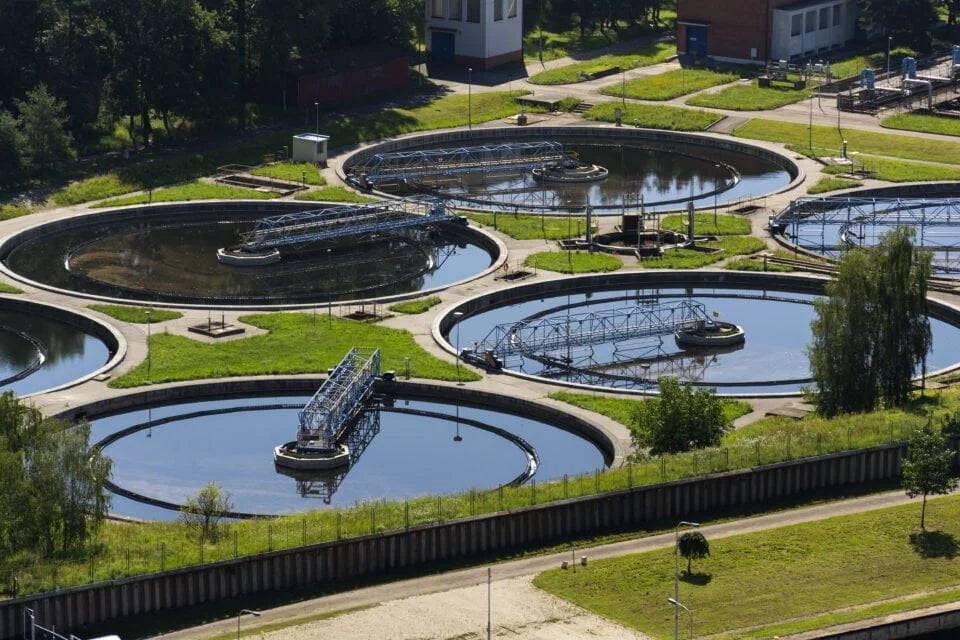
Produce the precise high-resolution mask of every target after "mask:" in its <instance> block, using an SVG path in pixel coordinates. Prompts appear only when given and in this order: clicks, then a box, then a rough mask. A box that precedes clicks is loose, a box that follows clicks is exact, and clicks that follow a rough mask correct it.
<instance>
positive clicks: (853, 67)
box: [830, 43, 917, 79]
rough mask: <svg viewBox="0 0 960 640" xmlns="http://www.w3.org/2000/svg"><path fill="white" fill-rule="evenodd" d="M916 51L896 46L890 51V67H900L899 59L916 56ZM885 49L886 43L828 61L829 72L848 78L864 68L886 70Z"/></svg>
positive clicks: (837, 76)
mask: <svg viewBox="0 0 960 640" xmlns="http://www.w3.org/2000/svg"><path fill="white" fill-rule="evenodd" d="M916 55H917V52H916V51H914V50H913V49H911V48H909V47H896V48H895V49H892V50H891V51H890V68H891V70H893V71H897V70H899V69H900V60H901V59H902V58H903V57H905V56H916ZM886 65H887V49H886V44H885V43H884V45H883V46H882V47H880V48H877V49H874V50H872V51H867V52H864V53H860V54H857V55H854V56H850V57H848V58H844V59H842V60H837V61H835V62H831V63H830V72H831V74H832V75H833V77H834V78H837V79H840V78H848V77H850V76H855V75H858V74H859V73H860V72H861V71H863V70H864V69H874V70H876V71H886V68H887V67H886Z"/></svg>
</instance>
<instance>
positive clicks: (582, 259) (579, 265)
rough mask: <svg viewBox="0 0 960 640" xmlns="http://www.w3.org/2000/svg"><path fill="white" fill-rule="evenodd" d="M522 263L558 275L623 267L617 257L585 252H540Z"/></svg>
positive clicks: (614, 269)
mask: <svg viewBox="0 0 960 640" xmlns="http://www.w3.org/2000/svg"><path fill="white" fill-rule="evenodd" d="M523 263H524V264H525V265H526V266H528V267H532V268H534V269H545V270H547V271H556V272H558V273H600V272H607V271H616V270H617V269H620V268H622V267H623V261H622V260H620V258H618V257H617V256H613V255H610V254H608V253H588V252H585V251H541V252H539V253H532V254H530V255H529V256H527V259H526V260H524V261H523Z"/></svg>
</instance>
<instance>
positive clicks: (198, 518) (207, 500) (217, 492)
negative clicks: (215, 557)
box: [180, 482, 233, 542]
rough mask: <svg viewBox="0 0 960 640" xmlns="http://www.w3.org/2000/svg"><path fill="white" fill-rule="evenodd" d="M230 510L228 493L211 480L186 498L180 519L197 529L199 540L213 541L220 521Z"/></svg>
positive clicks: (215, 538) (216, 535) (231, 505)
mask: <svg viewBox="0 0 960 640" xmlns="http://www.w3.org/2000/svg"><path fill="white" fill-rule="evenodd" d="M231 511H233V504H231V502H230V494H229V493H228V492H226V491H224V490H223V489H221V488H220V487H219V486H218V485H216V484H214V483H212V482H211V483H209V484H208V485H206V486H205V487H203V488H202V489H200V490H199V491H197V493H196V495H193V496H190V497H189V498H187V499H186V501H185V502H184V503H183V507H182V509H181V511H180V520H181V521H182V522H183V523H184V524H186V525H187V526H188V527H191V528H192V529H195V530H196V531H198V532H199V533H200V537H201V540H208V541H210V542H215V541H216V540H217V537H219V535H220V521H221V520H222V519H223V518H224V517H225V516H226V514H228V513H230V512H231Z"/></svg>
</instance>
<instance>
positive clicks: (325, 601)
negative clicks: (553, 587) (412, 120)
mask: <svg viewBox="0 0 960 640" xmlns="http://www.w3.org/2000/svg"><path fill="white" fill-rule="evenodd" d="M911 502H914V503H919V499H915V500H911V499H909V498H907V497H906V496H905V495H904V494H903V493H902V492H889V493H881V494H875V495H870V496H866V497H862V498H856V499H852V500H842V501H837V502H831V503H828V504H820V505H816V506H812V507H804V508H800V509H793V510H790V511H782V512H777V513H772V514H769V515H763V516H757V517H752V518H744V519H742V520H735V521H731V522H724V523H720V524H715V525H709V526H705V527H703V528H702V529H701V531H702V532H703V534H704V535H705V536H706V537H707V538H708V539H711V540H715V539H717V538H725V537H729V536H735V535H741V534H745V533H752V532H755V531H764V530H768V529H775V528H778V527H785V526H789V525H794V524H800V523H803V522H812V521H815V520H823V519H825V518H832V517H836V516H843V515H850V514H854V513H862V512H865V511H872V510H875V509H883V508H886V507H893V506H897V505H902V504H907V503H911ZM673 544H674V534H673V533H672V532H671V533H665V534H660V535H654V536H649V537H646V538H640V539H637V540H627V541H623V542H616V543H613V544H606V545H602V546H598V547H592V548H588V549H584V550H582V551H578V552H577V556H580V555H585V556H587V557H588V558H589V560H590V561H595V560H600V559H603V558H614V557H619V556H624V555H628V554H631V553H641V552H645V551H654V550H657V549H667V548H671V547H672V546H673ZM569 558H570V553H569V552H568V551H564V552H562V553H558V554H550V555H544V556H537V557H532V558H524V559H522V560H514V561H511V562H504V563H500V564H497V565H494V566H493V570H492V576H493V580H494V581H503V580H511V579H516V578H522V577H529V576H533V575H536V574H538V573H540V572H542V571H545V570H547V569H553V568H556V567H558V566H560V563H561V562H562V561H563V560H569ZM486 579H487V569H486V567H476V568H472V569H465V570H461V571H451V572H447V573H442V574H438V575H431V576H425V577H422V578H415V579H412V580H402V581H398V582H392V583H388V584H383V585H378V586H374V587H367V588H363V589H357V590H354V591H349V592H345V593H338V594H335V595H330V596H325V597H322V598H316V599H314V600H309V601H306V602H299V603H296V604H291V605H287V606H283V607H277V608H276V609H271V610H268V611H263V612H262V613H263V615H262V617H260V618H258V619H253V620H251V619H248V620H246V621H245V624H244V627H245V628H246V629H248V630H251V629H252V630H256V629H257V628H258V627H262V626H264V625H268V624H276V623H278V622H283V623H292V622H296V620H297V619H298V618H305V617H310V616H316V615H318V614H323V613H332V612H337V611H343V610H345V609H351V608H355V607H364V606H371V605H377V604H381V603H387V602H393V601H398V600H407V599H412V598H415V597H418V596H425V595H430V594H438V593H442V592H446V591H450V590H454V589H467V588H470V587H475V586H476V585H480V584H485V582H486ZM664 597H666V595H665V596H664ZM447 604H448V606H449V604H450V603H449V602H447ZM454 606H456V604H454ZM349 618H350V614H346V615H344V616H342V617H340V618H339V620H340V621H341V622H342V623H343V624H347V625H349ZM382 625H383V626H382V628H381V630H380V631H381V632H382V634H385V633H386V631H387V630H388V629H390V628H391V625H392V622H391V620H389V619H384V620H382ZM231 629H236V620H234V619H231V620H224V621H221V622H215V623H212V624H207V625H203V626H199V627H194V628H192V629H187V630H184V631H178V632H175V633H170V634H166V635H163V636H159V637H160V638H163V639H164V640H200V639H202V638H208V637H211V636H215V635H219V634H223V633H229V632H230V631H231ZM288 631H289V632H290V635H289V637H291V638H294V637H298V636H297V633H296V628H291V629H289V630H288ZM382 634H375V635H370V636H357V638H367V637H368V638H371V640H372V639H373V638H381V637H386V635H382ZM428 637H438V636H428Z"/></svg>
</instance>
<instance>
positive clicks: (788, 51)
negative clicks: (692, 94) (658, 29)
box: [677, 0, 857, 63]
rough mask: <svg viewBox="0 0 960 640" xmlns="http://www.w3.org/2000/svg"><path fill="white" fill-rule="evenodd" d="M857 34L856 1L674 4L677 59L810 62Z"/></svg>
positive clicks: (683, 0)
mask: <svg viewBox="0 0 960 640" xmlns="http://www.w3.org/2000/svg"><path fill="white" fill-rule="evenodd" d="M856 32H857V3H856V0H800V1H798V0H677V50H678V52H679V53H680V55H684V54H686V55H691V56H696V57H710V58H714V59H716V60H720V61H727V62H755V63H764V62H766V61H768V60H791V59H802V58H812V57H816V56H820V55H823V54H825V53H827V52H828V51H831V50H833V49H839V48H841V47H843V46H844V45H845V44H847V43H848V42H850V41H851V40H853V38H854V37H855V36H856Z"/></svg>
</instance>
